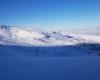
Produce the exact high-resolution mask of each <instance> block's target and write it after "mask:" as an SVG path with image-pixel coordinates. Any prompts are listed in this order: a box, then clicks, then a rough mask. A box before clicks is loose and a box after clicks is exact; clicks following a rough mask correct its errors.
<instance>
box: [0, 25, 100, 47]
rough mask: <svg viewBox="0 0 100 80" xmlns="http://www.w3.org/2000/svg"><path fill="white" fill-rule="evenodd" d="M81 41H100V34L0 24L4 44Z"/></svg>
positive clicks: (76, 42) (69, 42)
mask: <svg viewBox="0 0 100 80" xmlns="http://www.w3.org/2000/svg"><path fill="white" fill-rule="evenodd" d="M80 43H100V36H95V35H86V34H73V33H68V32H62V31H51V32H50V31H49V32H47V31H43V30H40V29H36V28H19V27H12V26H5V25H2V26H0V44H2V45H31V46H33V45H37V46H38V45H39V46H40V45H75V44H80Z"/></svg>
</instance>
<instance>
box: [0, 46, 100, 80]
mask: <svg viewBox="0 0 100 80" xmlns="http://www.w3.org/2000/svg"><path fill="white" fill-rule="evenodd" d="M67 47H68V46H67ZM35 48H36V49H37V47H24V46H0V80H100V57H99V56H97V55H92V54H89V55H92V56H89V55H88V56H86V55H85V56H69V55H65V56H64V55H63V56H59V55H58V56H55V55H49V56H48V55H46V56H41V55H42V54H38V53H36V55H35V54H34V53H35ZM44 48H45V47H43V48H41V47H40V48H38V49H39V50H40V49H41V50H40V52H41V51H43V52H44V51H45V49H46V48H45V49H44ZM51 48H54V47H51ZM51 48H50V47H49V49H48V50H49V52H48V54H50V53H52V49H51ZM63 48H64V47H63ZM63 48H61V47H58V48H54V49H57V50H58V49H61V50H63ZM38 49H37V50H36V52H37V51H38ZM54 49H53V50H54ZM72 49H73V48H72V47H71V49H70V50H69V49H68V50H69V52H70V51H71V50H72ZM80 49H81V48H80ZM46 50H47V49H46ZM50 51H51V52H50ZM61 52H62V51H61ZM63 52H64V51H63ZM32 53H33V54H32ZM83 53H85V52H83ZM66 54H67V52H66ZM73 54H77V53H76V52H74V51H73ZM43 55H45V54H43ZM56 55H57V54H56Z"/></svg>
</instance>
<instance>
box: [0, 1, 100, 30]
mask: <svg viewBox="0 0 100 80" xmlns="http://www.w3.org/2000/svg"><path fill="white" fill-rule="evenodd" d="M2 24H5V25H10V26H20V27H24V26H33V27H39V28H43V29H48V30H50V29H51V30H52V29H56V30H57V29H61V30H65V29H66V30H67V29H74V28H75V29H76V28H87V27H98V26H100V0H0V25H2Z"/></svg>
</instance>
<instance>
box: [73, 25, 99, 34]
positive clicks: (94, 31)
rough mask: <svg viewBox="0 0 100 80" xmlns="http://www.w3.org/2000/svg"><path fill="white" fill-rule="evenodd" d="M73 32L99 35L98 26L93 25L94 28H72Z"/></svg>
mask: <svg viewBox="0 0 100 80" xmlns="http://www.w3.org/2000/svg"><path fill="white" fill-rule="evenodd" d="M73 32H75V33H79V34H88V35H97V36H100V27H95V28H93V27H92V28H90V27H89V28H85V29H77V30H74V31H73Z"/></svg>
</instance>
